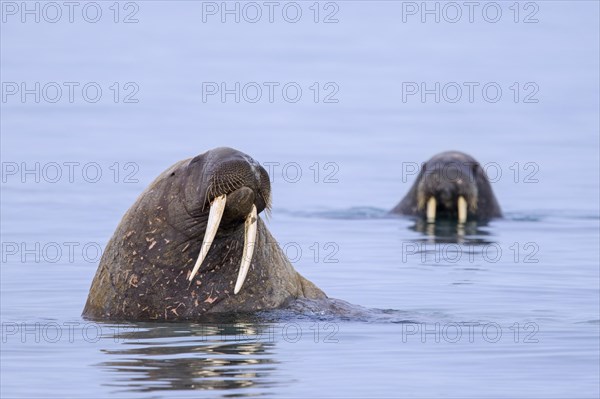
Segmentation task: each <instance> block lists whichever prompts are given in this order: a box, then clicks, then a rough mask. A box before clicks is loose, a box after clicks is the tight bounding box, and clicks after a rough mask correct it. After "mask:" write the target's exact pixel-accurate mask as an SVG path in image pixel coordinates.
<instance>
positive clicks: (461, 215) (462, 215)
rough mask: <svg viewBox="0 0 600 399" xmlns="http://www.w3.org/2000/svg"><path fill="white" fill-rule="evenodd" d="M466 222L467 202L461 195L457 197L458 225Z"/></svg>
mask: <svg viewBox="0 0 600 399" xmlns="http://www.w3.org/2000/svg"><path fill="white" fill-rule="evenodd" d="M466 221H467V200H465V197H463V196H462V195H461V196H459V197H458V223H465V222H466Z"/></svg>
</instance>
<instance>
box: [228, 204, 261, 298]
mask: <svg viewBox="0 0 600 399" xmlns="http://www.w3.org/2000/svg"><path fill="white" fill-rule="evenodd" d="M257 220H258V213H257V212H256V205H254V204H253V205H252V210H251V211H250V214H249V215H248V216H247V217H246V221H245V223H244V251H243V252H242V263H241V264H240V271H239V272H238V278H237V281H236V282H235V288H234V290H233V293H234V294H237V293H238V292H240V290H241V289H242V285H244V281H245V280H246V275H247V274H248V270H250V263H251V262H252V255H253V254H254V246H255V245H256V232H257V225H258V223H256V222H257Z"/></svg>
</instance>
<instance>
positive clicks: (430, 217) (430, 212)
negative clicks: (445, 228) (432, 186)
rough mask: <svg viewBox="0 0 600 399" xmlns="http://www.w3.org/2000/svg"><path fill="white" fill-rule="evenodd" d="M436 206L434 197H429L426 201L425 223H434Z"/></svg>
mask: <svg viewBox="0 0 600 399" xmlns="http://www.w3.org/2000/svg"><path fill="white" fill-rule="evenodd" d="M436 206H437V201H436V200H435V197H430V198H429V200H428V201H427V223H433V222H435V208H436Z"/></svg>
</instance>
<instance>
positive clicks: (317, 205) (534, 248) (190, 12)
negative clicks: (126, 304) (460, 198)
mask: <svg viewBox="0 0 600 399" xmlns="http://www.w3.org/2000/svg"><path fill="white" fill-rule="evenodd" d="M7 3H9V2H2V7H3V8H2V10H3V18H5V20H4V19H3V21H2V26H1V32H0V33H1V67H2V69H1V74H2V76H1V80H2V82H3V93H2V95H3V96H6V97H3V100H2V103H1V107H2V108H1V117H0V119H1V121H0V127H1V156H2V168H3V170H2V179H3V180H2V192H1V220H2V224H1V234H2V239H1V240H2V265H1V268H0V276H1V284H0V287H1V291H0V297H1V319H2V320H1V321H2V342H1V361H0V365H1V391H0V396H2V397H6V398H8V397H28V398H29V397H61V398H68V397H83V396H88V397H107V396H109V395H110V396H111V397H115V398H116V397H119V398H121V397H123V398H136V397H152V398H158V397H231V396H265V397H266V396H275V397H365V396H369V397H371V396H379V397H434V396H445V397H544V398H547V397H598V395H599V393H600V392H599V381H598V375H599V371H600V370H599V336H600V334H599V328H600V315H599V311H600V310H599V301H600V291H599V259H598V258H599V256H598V255H599V247H598V244H599V159H598V149H599V141H598V140H599V120H598V109H599V76H598V75H599V73H598V71H599V67H600V65H599V59H598V51H599V50H598V48H599V43H598V41H599V39H598V38H599V22H598V11H599V10H598V3H597V2H593V1H568V2H567V1H537V2H529V4H533V6H532V5H527V4H526V2H520V3H518V8H519V11H520V12H519V16H518V21H519V22H517V23H515V22H514V16H515V14H514V12H515V11H514V9H510V8H509V7H511V6H513V3H514V2H512V1H511V2H497V3H495V4H498V5H499V6H500V7H501V11H502V16H501V18H500V20H499V21H498V22H496V23H491V22H488V21H486V20H485V19H484V18H483V16H482V14H481V12H480V10H481V9H482V8H483V6H485V5H486V4H487V3H478V4H479V8H477V9H476V11H475V13H474V20H473V22H469V20H468V16H467V13H468V9H467V8H465V7H464V6H463V7H462V12H463V15H462V18H461V19H460V21H458V22H456V23H451V22H448V21H447V20H448V19H452V18H453V15H454V14H448V15H443V16H442V18H440V21H439V23H437V22H435V21H434V20H433V18H432V17H431V16H429V17H427V19H426V20H425V22H422V21H421V14H420V13H417V14H416V15H412V14H410V13H407V11H410V10H411V9H410V6H411V4H412V5H414V4H416V5H417V7H420V6H421V2H418V3H411V4H408V3H406V2H405V3H403V2H391V1H374V2H367V1H336V2H330V3H326V2H321V3H319V4H317V6H318V9H319V10H320V13H319V17H318V21H319V22H318V23H315V22H314V16H315V14H314V7H315V6H314V5H313V3H314V2H312V1H311V2H297V4H298V5H299V6H300V7H301V10H302V17H301V18H300V20H299V21H298V22H297V23H290V22H287V21H286V20H285V19H283V18H282V15H281V12H280V11H278V10H281V9H282V8H283V6H284V5H285V4H286V3H283V2H282V3H278V4H279V6H278V7H279V8H277V9H276V11H275V14H274V21H273V23H270V22H268V17H267V13H268V9H267V8H266V6H261V7H262V11H263V16H262V19H261V20H260V21H259V22H257V23H250V22H247V21H246V20H244V18H241V19H240V22H239V23H236V22H234V21H232V17H231V16H229V17H227V18H228V19H226V21H225V23H222V22H221V19H220V14H217V15H205V20H206V22H204V21H203V7H209V6H211V5H214V4H216V6H217V7H220V6H221V3H220V2H218V3H211V4H208V3H205V4H203V3H202V2H193V1H174V2H161V1H137V2H133V3H129V4H126V3H125V2H122V3H119V4H118V9H119V11H120V13H119V15H118V21H119V22H118V23H115V22H114V20H113V18H114V15H115V14H114V12H115V11H114V9H111V8H110V7H114V5H113V2H98V3H97V4H99V6H100V7H101V10H102V17H101V19H100V20H99V22H97V23H90V22H87V21H86V20H84V19H83V18H82V16H81V13H80V12H78V10H81V9H82V8H83V7H84V6H85V5H86V3H85V2H82V3H78V4H79V8H77V9H76V12H75V13H74V22H73V23H70V22H69V20H68V17H67V14H68V13H67V9H66V8H64V7H63V10H62V12H63V13H64V15H63V16H62V19H60V20H59V21H58V22H56V23H49V22H47V21H46V20H45V19H44V18H43V17H44V15H42V18H41V20H40V22H39V23H36V22H34V21H33V20H32V19H31V18H32V17H31V16H29V17H28V18H29V19H26V20H25V22H22V21H21V14H20V13H19V12H20V11H18V12H17V14H16V15H12V14H13V11H14V9H13V8H10V7H11V6H7ZM28 4H29V5H30V6H31V7H34V6H35V5H34V2H29V3H28ZM43 4H44V3H39V6H40V7H42V6H43ZM132 4H133V5H132ZM244 4H245V3H239V7H240V9H241V7H243V6H244ZM258 4H262V3H258ZM427 4H428V6H429V7H432V8H433V7H435V3H434V2H428V3H427ZM444 4H445V3H438V6H439V7H440V8H441V7H442V6H443V5H444ZM459 4H460V3H459ZM228 5H229V7H232V8H233V7H234V6H235V3H233V2H230V3H228ZM17 6H18V7H20V2H19V3H17ZM6 7H8V8H6ZM310 7H313V9H311V8H310ZM407 7H408V8H407ZM513 7H514V6H513ZM207 10H209V9H207V8H205V11H207ZM403 10H404V11H405V13H404V19H405V20H404V21H403ZM46 11H47V12H48V13H50V12H52V11H53V10H51V9H47V10H46ZM246 11H248V12H250V11H252V10H250V9H246ZM292 11H293V9H292V10H290V13H292ZM446 11H447V12H448V13H450V12H451V11H452V10H451V9H446ZM492 11H493V9H492ZM492 11H490V14H489V15H493V13H492ZM90 13H91V11H90ZM131 13H133V15H132V16H130V18H129V19H137V22H134V23H127V24H126V23H123V20H124V19H125V18H127V16H129V15H130V14H131ZM331 13H333V16H330V19H337V22H333V23H323V20H324V18H325V17H326V16H328V15H330V14H331ZM532 13H533V14H532ZM253 15H254V14H248V15H246V16H247V17H248V18H253ZM290 15H292V16H293V14H290ZM46 17H48V18H49V19H52V18H54V14H53V13H52V14H48V15H46ZM526 18H527V20H528V21H529V22H532V19H537V22H533V23H524V21H525V19H526ZM488 19H489V18H488ZM330 22H332V21H330ZM6 82H9V83H10V82H13V83H16V84H17V87H19V86H18V85H20V84H21V83H22V82H26V83H27V84H28V85H29V86H28V87H29V88H31V87H34V85H35V82H41V86H44V84H46V83H48V82H58V83H59V85H62V83H63V82H77V83H79V84H80V86H78V88H81V87H82V86H83V85H84V84H86V83H88V82H96V83H97V84H98V85H100V87H101V88H102V90H103V91H102V96H101V97H100V99H99V101H98V102H96V103H90V102H87V101H86V100H85V99H84V98H83V96H82V95H81V91H80V90H76V91H75V92H74V93H75V97H74V99H73V102H69V100H68V95H67V91H66V89H65V92H64V93H63V96H62V97H61V99H60V100H59V101H57V102H56V103H51V102H49V101H47V99H48V98H54V96H53V94H52V92H51V91H48V92H47V93H45V94H44V93H42V94H43V95H41V99H40V101H39V103H36V102H35V99H34V95H31V94H30V95H28V96H26V97H25V99H24V101H23V100H22V99H21V98H20V95H19V94H20V93H18V94H16V95H9V94H7V93H8V92H7V90H8V91H10V90H11V89H14V86H11V85H10V84H9V85H8V86H7V85H6ZM115 82H117V83H118V85H119V87H120V90H121V91H120V97H119V100H118V102H116V103H115V100H114V98H113V94H114V89H113V90H111V89H110V87H111V86H112V85H113V84H114V83H115ZM203 82H215V83H216V84H217V85H219V84H220V83H221V82H226V83H227V84H228V85H229V86H228V87H229V88H231V87H233V85H234V84H235V82H241V86H243V85H244V84H245V83H247V82H259V83H260V84H261V85H262V82H278V83H279V84H280V86H278V87H279V88H281V87H282V86H283V85H284V84H286V82H296V83H297V84H298V85H300V87H301V88H302V90H303V91H302V96H301V98H300V99H299V101H297V102H295V103H292V102H288V101H286V100H285V98H283V97H282V95H281V92H280V91H276V92H275V93H276V96H275V98H274V100H273V102H269V100H268V97H267V92H266V91H265V92H263V96H262V97H261V99H260V100H259V101H258V102H256V103H250V102H248V101H247V98H249V97H251V96H252V94H251V92H248V93H250V94H248V93H246V94H247V96H246V97H242V98H241V99H240V102H239V103H236V102H235V100H234V99H233V98H234V96H233V95H228V96H226V98H225V100H226V101H225V102H222V101H221V99H220V98H219V96H218V95H215V96H209V95H207V94H206V92H203ZM315 82H317V83H318V85H319V88H320V92H319V96H318V98H317V102H316V103H315V101H314V89H312V90H311V89H310V87H311V86H312V85H313V84H314V83H315ZM402 82H415V83H416V84H417V85H419V84H420V83H421V82H426V84H427V87H428V88H432V87H434V84H435V82H441V86H443V85H444V84H446V83H448V82H459V83H460V82H477V83H479V84H480V85H479V86H478V87H479V88H481V87H482V86H483V85H485V84H486V83H489V82H496V84H497V85H499V86H500V87H501V88H502V96H501V97H500V99H499V100H498V101H497V102H488V101H486V99H485V98H483V96H482V94H481V91H480V90H476V91H475V97H474V100H473V101H472V102H470V101H469V100H468V98H467V93H466V91H465V92H464V93H463V96H462V97H461V98H460V100H459V101H457V102H456V103H451V102H449V101H447V98H454V97H452V94H448V93H451V92H448V93H446V94H447V96H446V97H442V98H441V100H440V102H439V103H437V102H435V100H434V99H433V95H428V96H426V97H425V102H422V101H421V99H420V97H419V96H418V95H416V96H405V98H404V99H403V85H402ZM514 82H518V86H519V90H520V96H519V99H518V101H515V98H514V90H511V89H510V87H511V86H512V85H513V84H514ZM127 83H132V84H133V86H127V87H125V85H126V84H127ZM327 83H332V84H333V86H328V87H327V88H326V87H325V84H327ZM527 83H533V84H534V86H527V87H525V85H526V84H527ZM263 87H264V86H263ZM336 87H337V89H338V91H337V93H335V95H334V96H333V97H330V98H328V99H329V100H331V99H337V100H338V101H337V102H325V96H326V95H327V94H331V93H332V91H333V89H332V88H336ZM406 87H407V86H406V85H405V88H406ZM463 87H464V86H463ZM532 87H533V88H535V87H537V89H538V90H537V92H536V93H535V94H534V95H533V96H532V97H529V100H532V99H533V100H538V101H537V102H524V97H525V95H526V94H531V93H532V91H533V89H532ZM63 88H64V86H63ZM135 88H137V89H139V90H138V91H137V93H135V95H133V97H131V98H130V100H131V99H137V100H138V102H137V103H125V102H124V96H125V95H126V94H131V93H132V92H133V91H134V89H135ZM51 89H52V88H51V87H50V88H49V89H48V90H51ZM204 89H206V85H205V87H204ZM277 93H279V94H277ZM405 94H406V93H405ZM203 95H204V96H205V98H204V99H205V100H206V101H203ZM252 98H254V97H252ZM403 100H405V101H403ZM217 146H232V147H235V148H237V149H239V150H241V151H244V152H246V153H248V154H250V155H252V156H253V157H254V158H255V159H256V160H258V161H259V162H261V163H263V164H265V163H271V165H273V167H274V169H272V173H271V177H272V180H273V182H272V187H273V197H274V208H273V213H272V217H271V218H270V221H269V222H268V226H269V228H270V230H271V232H272V233H273V235H274V236H275V237H276V238H277V240H278V241H279V243H280V245H282V246H285V248H286V250H287V252H288V256H289V257H290V258H291V259H292V261H293V264H294V266H295V267H296V269H297V270H298V271H299V272H301V273H302V274H303V275H304V276H306V277H307V278H309V279H310V280H312V281H313V282H315V283H316V284H317V285H318V286H319V287H321V288H322V289H323V290H325V291H326V292H327V294H328V295H329V296H331V297H333V298H340V299H343V300H346V301H349V302H350V303H353V304H357V305H361V306H363V307H365V308H368V309H371V310H368V311H367V316H365V315H364V314H363V315H361V316H360V317H358V316H357V317H355V318H352V317H345V318H336V317H333V316H331V315H322V314H319V313H318V312H315V313H309V314H304V315H299V314H294V313H291V312H272V313H267V314H264V315H257V316H256V318H251V319H232V320H230V321H227V322H208V321H207V322H198V323H186V324H168V323H167V324H119V325H115V324H110V323H104V324H95V323H88V322H86V321H85V320H83V319H82V318H81V317H80V313H81V310H82V308H83V305H84V303H85V299H86V295H87V290H88V288H89V285H90V282H91V280H92V278H93V275H94V273H95V270H96V267H97V254H95V252H94V250H95V248H97V246H101V247H103V246H104V244H105V243H106V242H107V240H108V239H109V238H110V236H111V234H112V232H113V231H114V229H115V227H116V225H117V224H118V222H119V220H120V217H121V216H122V215H123V213H124V212H125V211H126V209H127V208H128V207H129V206H130V205H131V204H132V203H133V201H134V200H135V198H136V197H137V195H138V194H139V193H140V192H141V191H142V190H143V189H144V187H146V186H147V185H148V184H149V183H150V182H151V181H152V179H153V178H154V177H155V176H157V175H158V174H159V173H160V172H161V171H162V170H164V169H165V168H167V167H168V166H169V165H171V164H172V163H174V162H176V161H177V160H180V159H184V158H187V157H191V156H194V155H196V154H199V153H201V152H204V151H206V150H208V149H210V148H214V147H217ZM448 149H458V150H462V151H465V152H467V153H470V154H472V155H473V156H475V157H476V158H477V159H478V160H479V161H480V162H481V163H482V164H485V165H490V169H489V170H490V174H491V175H492V174H493V173H494V172H496V171H499V172H500V174H499V175H497V177H495V178H494V181H495V182H494V183H493V188H494V191H495V193H496V195H497V197H498V199H499V201H500V203H501V205H502V208H503V211H504V213H505V218H504V219H502V220H496V221H493V222H492V223H490V224H489V225H487V226H481V227H478V228H476V227H472V226H471V227H469V228H467V229H466V231H462V232H457V231H456V228H455V227H454V226H438V227H437V228H436V229H432V228H431V227H429V228H427V227H423V226H420V225H417V224H415V222H414V221H411V220H408V219H404V218H398V217H390V216H388V215H386V210H388V209H390V208H391V207H392V206H394V205H395V204H396V203H397V202H398V201H399V200H400V198H401V197H402V196H403V195H404V193H406V192H407V190H408V189H409V187H410V184H412V182H413V179H414V175H412V174H411V172H410V171H411V170H412V169H410V168H412V167H414V165H415V164H419V163H420V162H422V161H425V160H426V159H428V158H429V157H431V156H432V155H434V154H435V153H437V152H440V151H443V150H448ZM66 162H67V163H68V162H74V163H75V164H71V165H73V166H72V167H73V168H74V169H73V175H72V178H70V176H69V166H68V164H67V165H65V163H66ZM36 163H39V167H38V168H39V169H38V172H35V168H36ZM54 163H56V164H58V165H59V169H58V171H59V172H60V175H59V177H57V175H56V174H55V171H56V165H55V164H54ZM275 163H278V165H277V164H275ZM316 163H318V164H316ZM84 167H85V169H84ZM15 168H16V169H15ZM26 168H29V169H34V172H32V173H29V174H27V173H23V169H26ZM53 168H54V169H53ZM97 170H100V172H101V175H100V176H97V175H96V171H97ZM316 170H318V171H319V173H318V174H316ZM117 171H118V173H117ZM297 171H300V172H301V175H298V174H297V173H296V172H297ZM54 180H58V181H57V182H53V181H54ZM65 243H73V244H65ZM436 244H437V246H436ZM36 245H38V247H37V248H39V249H38V250H36ZM67 245H72V247H73V248H74V250H73V254H72V256H71V254H70V253H69V247H68V246H67ZM84 247H85V248H86V251H83V248H84ZM57 248H58V249H57ZM317 248H318V249H319V251H318V253H317ZM517 248H518V250H517ZM459 328H460V330H459ZM458 331H460V333H459V332H458ZM300 334H301V335H300Z"/></svg>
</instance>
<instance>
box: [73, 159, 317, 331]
mask: <svg viewBox="0 0 600 399" xmlns="http://www.w3.org/2000/svg"><path fill="white" fill-rule="evenodd" d="M270 206H271V186H270V180H269V176H268V174H267V172H266V170H265V169H264V168H262V167H261V166H260V165H259V164H258V162H256V161H255V160H254V159H252V158H251V157H250V156H248V155H246V154H244V153H242V152H239V151H237V150H234V149H231V148H216V149H213V150H210V151H207V152H205V153H203V154H200V155H198V156H196V157H194V158H190V159H186V160H183V161H179V162H177V163H176V164H174V165H173V166H171V167H170V168H168V169H167V170H165V171H164V172H163V173H161V174H160V176H158V177H157V178H156V179H155V180H154V181H153V182H152V183H151V184H150V185H149V186H148V187H147V188H146V190H144V192H143V193H142V194H141V195H140V196H139V197H138V199H137V200H136V202H135V203H134V204H133V205H132V206H131V207H130V208H129V210H128V211H127V212H126V213H125V215H124V216H123V218H122V220H121V222H120V223H119V225H118V226H117V229H116V230H115V232H114V234H113V236H112V237H111V239H110V240H109V242H108V243H107V245H106V248H105V250H104V253H103V254H102V258H101V260H100V264H99V266H98V270H97V272H96V275H95V277H94V280H93V281H92V285H91V287H90V292H89V295H88V299H87V302H86V305H85V307H84V310H83V315H84V316H85V317H87V318H95V319H112V320H118V319H120V320H197V319H199V318H200V317H203V316H205V315H206V314H209V313H231V312H236V313H238V312H254V311H258V310H265V309H275V308H280V307H283V306H286V305H288V304H289V303H291V302H292V301H294V300H296V299H297V298H311V299H320V298H325V297H326V295H325V294H324V293H323V292H322V291H321V290H320V289H319V288H318V287H316V286H315V285H314V284H312V283H311V282H310V281H308V280H306V279H305V278H304V277H302V276H301V275H300V274H299V273H298V272H297V271H296V270H295V269H294V268H293V266H292V265H291V263H290V262H289V260H288V259H287V257H286V256H285V253H284V252H283V251H282V250H281V248H280V247H279V245H278V244H277V242H276V241H275V239H274V238H273V236H272V235H271V234H270V232H269V230H268V229H267V227H266V225H265V223H264V222H263V221H262V219H261V218H260V216H259V214H260V213H261V212H263V211H265V210H266V211H267V212H268V211H269V209H270Z"/></svg>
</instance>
